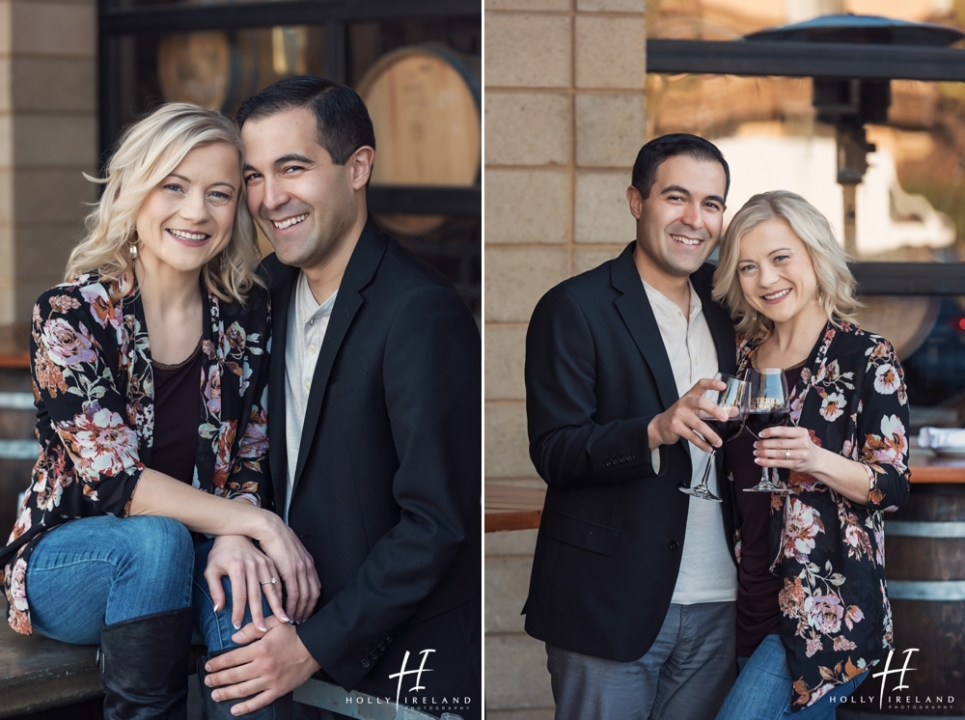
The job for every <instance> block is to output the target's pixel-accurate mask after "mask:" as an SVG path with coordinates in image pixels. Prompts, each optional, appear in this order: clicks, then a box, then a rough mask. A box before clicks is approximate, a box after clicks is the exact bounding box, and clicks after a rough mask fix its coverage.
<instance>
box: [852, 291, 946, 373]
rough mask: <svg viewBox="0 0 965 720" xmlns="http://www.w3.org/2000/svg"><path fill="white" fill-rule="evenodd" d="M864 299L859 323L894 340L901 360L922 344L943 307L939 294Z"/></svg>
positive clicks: (870, 330)
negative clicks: (932, 295)
mask: <svg viewBox="0 0 965 720" xmlns="http://www.w3.org/2000/svg"><path fill="white" fill-rule="evenodd" d="M861 302H862V303H864V307H863V308H861V309H860V310H859V311H858V324H859V325H860V326H861V327H862V328H863V329H865V330H868V331H869V332H873V333H877V334H878V335H881V336H882V337H883V338H886V339H887V340H888V341H889V342H891V344H892V345H893V346H894V348H895V352H896V353H898V359H899V360H904V359H905V358H907V357H909V356H910V355H911V354H912V353H914V352H915V350H917V349H918V348H919V347H921V344H922V343H923V342H925V339H926V338H927V337H928V336H929V335H930V334H931V331H932V328H933V327H934V326H935V321H936V320H937V319H938V312H939V310H941V298H938V297H893V296H885V297H878V296H867V297H862V298H861Z"/></svg>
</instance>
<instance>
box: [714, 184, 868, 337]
mask: <svg viewBox="0 0 965 720" xmlns="http://www.w3.org/2000/svg"><path fill="white" fill-rule="evenodd" d="M768 220H784V221H785V222H786V223H787V224H788V225H790V226H791V230H793V231H794V234H795V235H797V236H798V237H799V238H800V239H801V241H802V242H803V243H804V245H805V246H806V247H807V249H808V254H809V255H810V256H811V262H812V263H813V264H814V274H815V275H816V276H817V281H818V303H820V305H821V307H822V309H823V310H824V311H825V312H826V313H827V315H828V318H829V319H830V320H831V322H832V323H833V324H834V325H835V326H836V327H840V326H841V325H840V324H841V323H842V322H855V313H856V312H857V311H858V308H860V307H861V303H860V302H858V300H857V299H856V298H855V287H856V283H855V279H854V276H853V275H852V274H851V270H850V269H849V268H848V257H847V255H846V254H845V252H844V249H843V248H842V247H841V245H840V244H839V243H838V241H837V240H836V239H835V237H834V230H832V229H831V223H829V222H828V220H827V218H826V217H824V215H822V214H821V212H820V211H819V210H818V209H817V208H816V207H814V206H813V205H812V204H811V203H809V202H808V201H807V200H805V199H804V198H803V197H801V196H800V195H797V194H795V193H792V192H788V191H787V190H774V191H772V192H766V193H761V194H759V195H755V196H754V197H752V198H751V199H750V200H748V201H747V202H746V203H744V207H742V208H741V209H740V210H738V211H737V214H736V215H734V219H733V220H731V222H730V226H729V227H728V228H727V232H726V233H725V234H724V238H723V239H722V240H721V242H720V254H719V260H718V263H717V271H716V272H715V273H714V292H713V297H714V299H715V300H717V301H723V303H724V304H725V305H726V306H727V308H728V310H730V314H731V317H732V318H733V319H734V321H735V322H736V325H735V327H734V329H735V331H736V332H737V334H738V335H744V336H747V337H749V338H751V339H756V340H762V339H764V338H766V337H767V336H768V335H770V334H771V331H772V330H773V329H774V323H773V322H771V321H770V320H768V319H767V318H766V317H764V316H763V315H761V314H759V313H758V312H757V311H756V310H754V308H752V307H751V306H750V303H748V302H747V300H746V299H745V298H744V292H743V291H742V290H741V286H740V281H739V280H738V278H737V265H738V260H739V259H740V244H741V238H743V237H744V236H745V235H746V234H747V233H749V232H750V231H751V230H753V229H754V228H756V227H757V226H758V225H760V224H761V223H764V222H767V221H768Z"/></svg>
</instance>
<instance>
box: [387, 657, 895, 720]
mask: <svg viewBox="0 0 965 720" xmlns="http://www.w3.org/2000/svg"><path fill="white" fill-rule="evenodd" d="M434 652H435V650H429V649H426V650H423V651H422V652H421V653H419V654H420V655H422V662H421V663H420V664H419V669H418V670H406V669H405V666H406V665H408V664H409V651H408V650H406V651H405V657H404V658H402V669H401V670H399V672H397V673H392V674H391V675H389V680H391V679H392V678H399V684H398V686H397V687H396V690H395V709H396V710H398V709H399V695H401V694H402V678H403V677H404V676H406V675H413V674H414V675H415V676H416V678H415V685H413V686H412V687H410V688H409V689H408V690H407V691H406V692H416V691H417V690H425V689H426V688H425V685H420V684H419V683H420V682H422V673H424V672H432V670H431V669H430V668H426V660H427V659H428V657H429V653H434ZM889 660H890V658H889Z"/></svg>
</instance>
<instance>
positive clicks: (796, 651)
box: [738, 323, 910, 710]
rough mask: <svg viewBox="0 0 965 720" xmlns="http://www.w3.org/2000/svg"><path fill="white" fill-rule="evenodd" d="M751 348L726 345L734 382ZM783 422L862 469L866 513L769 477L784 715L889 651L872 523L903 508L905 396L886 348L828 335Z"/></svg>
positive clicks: (844, 331)
mask: <svg viewBox="0 0 965 720" xmlns="http://www.w3.org/2000/svg"><path fill="white" fill-rule="evenodd" d="M758 344H759V342H758V341H750V340H747V339H743V340H740V341H739V343H738V345H739V346H738V373H742V372H743V371H744V370H746V369H747V368H749V367H750V365H751V361H752V359H753V357H754V355H755V354H756V352H757V346H758ZM790 404H791V421H792V422H793V423H794V424H797V425H799V426H801V427H806V428H807V429H808V432H809V433H810V436H811V440H812V441H813V442H814V444H815V445H817V446H819V447H823V448H825V449H827V450H831V451H832V452H836V453H839V454H841V455H843V456H844V457H846V458H849V459H851V460H855V461H857V462H859V463H861V464H862V465H864V467H865V470H866V471H867V473H868V504H867V505H860V504H858V503H855V502H852V501H851V500H849V499H848V498H846V497H844V496H843V495H840V494H838V493H836V492H835V491H834V490H832V489H831V488H829V487H828V486H827V485H824V484H823V483H821V482H819V481H818V480H816V479H815V478H814V477H812V476H810V475H805V474H801V473H797V472H790V473H788V471H787V470H781V471H780V474H781V479H782V480H784V481H785V482H786V483H787V484H788V486H789V487H790V490H791V492H790V493H788V494H786V495H781V494H776V493H775V494H772V495H771V506H770V507H771V518H770V532H769V536H770V546H771V558H772V565H771V572H773V573H774V574H776V575H777V576H778V577H780V578H781V579H782V581H783V589H782V590H781V592H780V596H779V604H780V612H781V631H780V632H781V640H782V642H783V644H784V649H785V654H786V657H787V664H788V668H789V669H790V671H791V677H792V679H793V692H792V694H793V703H792V708H793V709H795V710H799V709H801V708H803V707H806V706H808V705H811V704H813V703H815V702H817V701H818V700H819V699H820V698H821V697H823V696H824V695H825V694H827V693H828V692H829V691H830V690H832V689H833V688H834V687H835V686H837V685H840V684H842V683H844V682H847V681H848V680H850V679H851V678H853V677H855V676H856V675H859V674H860V673H862V672H864V671H865V670H867V669H868V668H869V667H871V666H872V665H874V664H875V663H877V662H878V661H879V660H880V658H881V656H882V654H883V653H884V651H885V650H887V649H891V648H893V647H894V645H893V639H892V620H891V605H890V604H889V602H888V592H887V585H886V583H885V555H884V554H885V537H884V519H883V517H882V513H883V511H886V510H896V509H898V508H899V507H900V506H901V505H903V504H904V503H905V501H906V500H907V499H908V495H909V491H910V486H909V478H910V472H909V470H908V439H907V431H908V424H909V422H908V396H907V393H906V390H905V384H904V379H903V373H902V369H901V365H900V363H899V362H898V358H897V357H896V355H895V351H894V349H893V348H892V346H891V344H890V343H889V342H888V341H887V340H885V339H884V338H882V337H879V336H878V335H874V334H872V333H868V332H865V331H864V330H861V329H860V328H859V327H857V326H855V325H851V324H847V323H843V324H842V326H841V327H840V328H836V327H834V325H833V324H831V323H828V324H827V325H826V326H825V330H824V333H823V334H822V336H821V338H820V339H819V340H818V342H817V344H816V345H815V348H814V350H813V351H812V353H811V357H810V358H809V360H808V362H807V363H806V364H805V366H804V369H803V370H802V371H801V376H800V378H799V379H798V382H797V384H796V386H795V387H794V388H793V390H792V391H791V398H790Z"/></svg>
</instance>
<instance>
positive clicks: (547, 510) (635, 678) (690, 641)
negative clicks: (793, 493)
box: [524, 134, 737, 720]
mask: <svg viewBox="0 0 965 720" xmlns="http://www.w3.org/2000/svg"><path fill="white" fill-rule="evenodd" d="M729 179H730V178H729V170H728V167H727V163H726V161H725V160H724V158H723V156H722V155H721V154H720V151H719V150H718V149H717V148H716V147H715V146H714V145H712V144H711V143H709V142H707V141H706V140H704V139H702V138H698V137H695V136H693V135H682V134H677V135H666V136H664V137H661V138H657V139H655V140H652V141H650V142H648V143H647V144H646V145H644V146H643V148H642V149H641V150H640V153H639V154H638V156H637V160H636V163H635V164H634V167H633V178H632V185H631V186H630V187H629V188H628V189H627V200H628V201H629V204H630V212H631V214H632V215H633V217H634V218H635V219H636V228H637V229H636V240H635V241H634V242H632V243H630V244H629V245H628V246H627V248H626V249H625V250H624V251H623V253H622V254H621V255H620V256H619V257H617V258H616V259H615V260H612V261H610V262H607V263H604V264H603V265H601V266H600V267H598V268H596V269H594V270H590V271H589V272H586V273H583V274H582V275H579V276H577V277H574V278H570V279H569V280H566V281H565V282H563V283H561V284H560V285H557V286H556V287H555V288H553V289H552V290H550V291H549V292H548V293H547V294H546V295H545V296H543V298H542V299H541V300H540V302H539V304H538V305H537V307H536V310H535V311H534V313H533V318H532V321H531V322H530V325H529V331H528V333H527V337H526V409H527V417H528V423H529V440H530V456H531V457H532V460H533V462H534V464H535V465H536V468H537V470H538V471H539V474H540V475H541V476H542V478H543V479H544V480H545V481H546V483H547V485H548V488H547V492H546V503H545V506H544V510H543V517H542V521H541V524H540V529H539V536H538V539H537V543H536V554H535V557H534V559H533V573H532V579H531V583H530V592H529V598H528V600H527V602H526V608H525V610H524V612H525V613H526V630H527V632H528V633H529V634H530V635H532V636H533V637H535V638H538V639H540V640H543V641H544V642H546V650H547V655H548V662H547V666H548V668H549V671H550V674H551V676H552V685H553V694H554V696H555V698H556V705H557V709H556V717H557V718H558V720H559V719H563V720H582V719H584V718H610V717H614V718H616V717H619V718H635V719H639V720H647V719H648V718H652V719H653V720H659V719H661V718H665V719H666V720H678V719H681V718H686V719H687V720H703V719H705V718H706V719H708V720H709V719H712V718H713V717H714V716H715V715H716V714H717V710H718V708H719V707H720V704H721V703H722V702H723V699H724V697H725V696H726V694H727V691H728V689H729V688H730V685H731V683H732V682H733V678H734V672H735V669H736V663H735V628H734V624H735V602H734V601H735V600H736V597H737V574H736V572H735V566H734V561H733V556H732V540H731V537H732V532H731V530H732V522H731V515H730V513H731V507H732V502H731V498H730V496H729V494H728V493H727V492H726V491H725V490H726V488H719V489H718V494H720V495H723V496H724V498H725V502H724V504H723V506H721V505H720V504H718V503H716V502H712V501H710V500H702V499H697V498H691V497H690V496H688V495H685V494H683V493H681V492H680V489H679V488H680V487H681V486H687V485H690V484H691V482H693V483H694V484H696V481H697V479H699V477H700V473H702V471H703V469H704V467H705V465H706V463H707V458H708V454H707V453H708V452H709V450H710V445H709V444H708V443H712V444H714V445H718V444H719V442H720V439H719V437H718V436H717V435H716V434H715V433H714V431H713V430H711V429H710V427H708V425H707V424H706V423H705V422H703V421H702V420H701V419H700V418H699V417H698V414H697V413H698V411H700V412H707V413H713V414H717V415H720V414H721V413H720V410H719V408H715V407H714V406H712V405H711V404H710V402H709V401H708V400H706V399H704V398H702V394H703V393H704V392H705V391H706V390H708V389H711V388H713V389H719V388H722V387H723V385H722V384H721V383H719V381H715V380H712V379H711V378H713V376H714V373H716V372H718V371H721V372H727V373H733V372H734V364H735V350H734V348H735V345H734V331H733V327H732V325H731V323H730V320H729V318H728V316H727V314H726V313H725V311H724V310H723V308H721V307H720V306H719V305H718V304H717V303H715V302H713V300H712V299H711V297H710V284H711V274H712V271H713V268H712V267H711V266H708V265H705V264H704V263H705V261H706V260H707V257H708V256H709V255H710V253H711V251H712V250H713V249H714V246H715V245H716V244H717V241H718V239H719V237H720V232H721V224H722V220H723V214H724V200H725V198H726V196H727V189H728V185H729ZM715 483H716V478H715V479H713V480H712V482H711V487H712V489H715Z"/></svg>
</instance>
